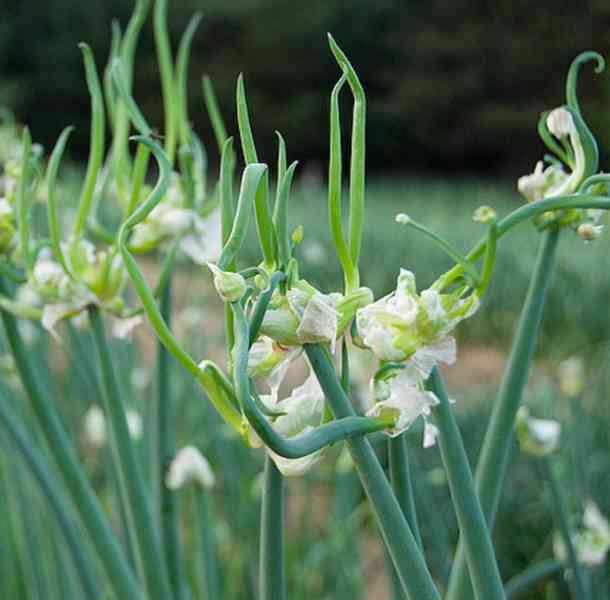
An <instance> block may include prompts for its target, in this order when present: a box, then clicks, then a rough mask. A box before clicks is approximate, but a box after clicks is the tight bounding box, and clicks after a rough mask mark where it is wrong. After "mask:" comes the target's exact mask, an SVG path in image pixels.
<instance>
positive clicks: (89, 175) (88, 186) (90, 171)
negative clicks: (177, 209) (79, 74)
mask: <svg viewBox="0 0 610 600" xmlns="http://www.w3.org/2000/svg"><path fill="white" fill-rule="evenodd" d="M79 48H80V49H81V51H82V53H83V58H84V61H85V73H86V78H87V87H88V89H89V94H90V95H91V114H92V118H91V141H90V148H89V160H88V162H87V172H86V174H85V181H84V183H83V189H82V191H81V194H80V198H79V200H78V211H77V213H76V221H75V222H74V235H75V237H77V238H78V237H80V236H81V235H82V234H83V233H84V231H85V227H86V225H87V218H88V217H89V212H90V210H91V203H92V201H93V192H94V191H95V184H96V182H97V176H98V174H99V172H100V168H101V166H102V161H103V159H104V135H105V134H104V130H105V117H104V96H103V94H102V88H101V86H100V81H99V78H98V75H97V70H96V68H95V61H94V59H93V53H92V52H91V48H89V46H87V44H79Z"/></svg>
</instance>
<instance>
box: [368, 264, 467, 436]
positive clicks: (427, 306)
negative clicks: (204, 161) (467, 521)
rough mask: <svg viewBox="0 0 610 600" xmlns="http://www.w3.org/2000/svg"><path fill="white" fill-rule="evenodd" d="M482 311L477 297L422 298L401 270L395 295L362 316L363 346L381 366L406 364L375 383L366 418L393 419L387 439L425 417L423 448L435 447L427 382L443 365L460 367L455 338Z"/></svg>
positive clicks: (431, 294)
mask: <svg viewBox="0 0 610 600" xmlns="http://www.w3.org/2000/svg"><path fill="white" fill-rule="evenodd" d="M478 305H479V301H478V298H477V297H476V295H474V294H473V295H471V296H469V297H467V298H465V299H460V298H457V299H456V298H454V297H452V296H450V295H442V294H440V293H439V292H437V291H436V290H434V289H427V290H424V291H422V292H421V293H420V294H418V293H417V290H416V286H415V276H414V275H413V273H411V272H410V271H407V270H406V269H401V271H400V274H399V276H398V279H397V283H396V289H395V291H393V292H392V293H391V294H389V295H388V296H385V297H384V298H381V299H380V300H377V301H376V302H374V303H372V304H370V305H368V306H366V307H364V308H361V309H359V310H358V312H357V314H356V322H357V326H358V334H359V335H360V336H361V339H362V343H363V344H364V345H365V346H367V347H368V348H370V349H371V350H372V352H373V353H374V354H375V356H376V357H377V358H378V359H379V360H380V361H381V362H382V363H387V362H398V363H402V364H401V365H400V367H399V368H397V369H392V370H390V371H389V372H388V373H387V374H386V375H385V376H384V377H382V378H381V379H378V378H374V379H373V381H372V382H371V390H372V396H373V401H374V404H373V406H372V407H371V408H370V409H369V411H368V413H367V414H368V415H370V416H384V415H386V416H387V415H390V416H394V417H395V419H396V420H395V424H394V426H393V427H392V428H390V429H388V430H387V431H386V432H387V433H388V435H391V436H395V435H399V434H400V433H402V432H403V431H405V430H406V429H408V428H409V427H410V426H411V425H412V424H413V423H414V422H415V421H416V420H417V418H418V417H423V419H424V421H425V425H426V427H425V432H424V433H425V435H424V444H425V445H426V446H430V445H432V444H433V443H434V439H435V437H436V430H435V428H434V427H433V426H432V425H430V424H429V423H428V422H427V420H426V418H427V417H428V416H429V415H430V409H431V407H433V406H434V405H435V404H437V403H438V399H437V398H436V396H435V395H434V394H433V393H431V392H428V391H425V390H424V382H425V380H426V379H427V378H428V377H429V376H430V373H431V372H432V370H433V369H434V368H435V367H436V366H437V365H438V364H440V363H444V364H453V363H454V362H455V359H456V344H455V339H454V338H453V337H452V336H451V335H450V333H451V331H452V330H453V328H454V327H455V326H456V325H457V324H458V323H459V322H460V321H462V320H463V319H466V318H468V317H470V316H471V315H472V314H474V312H475V311H476V310H477V308H478Z"/></svg>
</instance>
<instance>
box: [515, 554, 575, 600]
mask: <svg viewBox="0 0 610 600" xmlns="http://www.w3.org/2000/svg"><path fill="white" fill-rule="evenodd" d="M562 568H563V566H562V564H561V563H560V562H559V561H558V560H554V559H552V558H551V559H548V560H543V561H542V562H539V563H536V564H535V565H532V566H531V567H528V568H527V569H526V570H525V571H523V573H519V575H515V577H513V578H512V579H510V580H509V581H508V582H507V584H506V585H505V586H504V593H505V594H506V600H510V599H511V598H513V597H514V596H517V595H518V594H520V593H521V592H524V591H526V590H528V589H529V588H531V587H532V586H534V585H536V584H537V583H540V582H541V581H542V580H544V579H547V578H548V577H551V576H552V575H555V574H556V573H559V572H560V571H561V570H562Z"/></svg>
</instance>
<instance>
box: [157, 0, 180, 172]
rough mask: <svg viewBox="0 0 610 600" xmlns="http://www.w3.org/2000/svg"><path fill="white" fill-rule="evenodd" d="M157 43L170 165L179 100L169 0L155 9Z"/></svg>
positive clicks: (174, 146) (174, 147) (174, 150)
mask: <svg viewBox="0 0 610 600" xmlns="http://www.w3.org/2000/svg"><path fill="white" fill-rule="evenodd" d="M154 29H155V44H156V46H157V57H158V60H159V70H160V74H161V89H162V91H163V110H164V112H165V131H164V134H165V144H164V149H165V153H166V155H167V158H168V160H169V162H170V165H173V164H174V155H175V153H176V127H177V111H178V106H177V104H178V102H177V94H176V91H175V83H176V82H175V79H174V68H173V60H172V51H171V48H170V44H169V33H168V31H167V0H157V1H156V3H155V10H154Z"/></svg>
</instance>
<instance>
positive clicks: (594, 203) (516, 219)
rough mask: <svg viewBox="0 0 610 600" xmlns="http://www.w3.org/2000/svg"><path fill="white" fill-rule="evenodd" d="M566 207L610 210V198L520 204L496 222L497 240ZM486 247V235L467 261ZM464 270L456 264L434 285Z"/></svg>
mask: <svg viewBox="0 0 610 600" xmlns="http://www.w3.org/2000/svg"><path fill="white" fill-rule="evenodd" d="M567 208H582V209H585V208H599V209H602V210H610V198H608V197H604V196H593V195H589V194H571V195H568V196H557V197H556V198H546V199H544V200H538V201H536V202H530V203H529V204H524V205H523V206H520V207H519V208H517V209H516V210H514V211H513V212H511V213H509V214H508V215H507V216H506V217H504V218H503V219H502V220H500V221H499V222H498V229H497V238H496V239H497V240H499V239H500V238H501V237H503V236H504V235H506V234H507V233H508V232H509V231H510V230H511V229H512V228H513V227H516V226H517V225H519V224H521V223H523V222H525V221H529V220H530V219H533V218H534V217H537V216H538V215H542V214H544V213H545V212H547V211H552V210H561V209H567ZM486 247H487V236H486V237H484V238H483V239H481V240H479V242H478V243H477V244H476V245H475V246H474V248H473V249H472V250H471V251H470V252H469V253H468V254H467V255H466V259H467V260H469V261H475V260H477V259H478V258H480V257H481V256H483V254H484V253H485V248H486ZM463 272H464V268H463V267H462V266H461V265H459V264H458V265H456V266H455V267H453V268H452V269H450V270H449V271H447V272H446V273H445V274H444V275H442V276H441V277H440V278H439V279H438V280H437V282H435V284H434V287H435V288H437V289H444V288H445V287H447V286H448V285H450V284H451V283H452V282H454V281H455V280H456V279H457V278H458V277H460V276H461V274H462V273H463Z"/></svg>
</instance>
